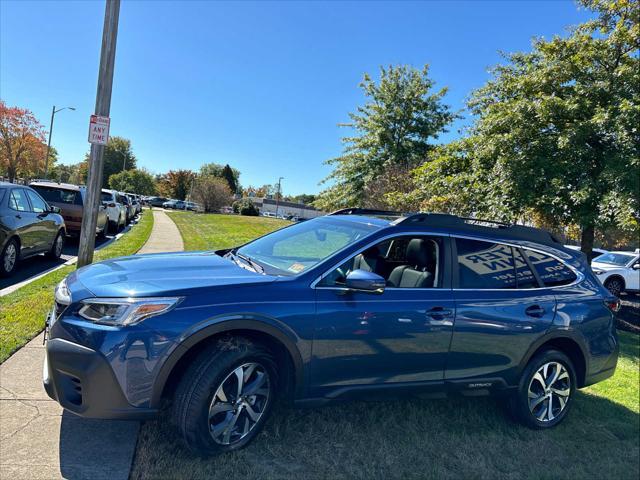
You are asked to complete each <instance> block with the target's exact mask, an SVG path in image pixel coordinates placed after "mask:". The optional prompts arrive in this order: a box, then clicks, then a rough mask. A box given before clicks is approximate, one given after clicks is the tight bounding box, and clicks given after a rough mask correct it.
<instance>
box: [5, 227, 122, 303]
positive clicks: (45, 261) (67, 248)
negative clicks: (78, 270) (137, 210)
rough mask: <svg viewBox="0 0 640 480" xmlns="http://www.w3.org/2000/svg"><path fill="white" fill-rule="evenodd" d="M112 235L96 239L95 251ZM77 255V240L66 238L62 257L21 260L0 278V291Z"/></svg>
mask: <svg viewBox="0 0 640 480" xmlns="http://www.w3.org/2000/svg"><path fill="white" fill-rule="evenodd" d="M129 228H131V227H130V226H127V228H125V229H124V230H123V231H122V233H126V232H127V231H128V230H129ZM114 238H115V236H114V235H107V236H106V237H105V238H100V237H96V250H99V249H101V248H103V247H105V246H107V245H108V244H109V243H110V242H111V241H112V240H113V239H114ZM77 255H78V238H73V237H67V238H66V241H65V245H64V249H63V250H62V255H61V256H60V258H59V259H58V260H52V259H50V258H48V257H46V256H44V255H36V256H34V257H31V258H28V259H26V260H22V261H21V262H20V263H19V264H18V269H17V271H16V272H15V273H14V274H13V275H11V276H10V277H6V278H5V277H0V291H2V290H4V289H5V288H8V287H11V286H13V285H16V284H18V283H21V282H24V281H26V280H29V279H31V278H34V277H36V276H38V275H40V274H42V273H44V272H46V271H47V270H50V269H52V268H55V267H57V266H60V265H62V264H64V263H65V262H68V261H69V260H73V259H74V258H76V257H77ZM0 294H1V292H0Z"/></svg>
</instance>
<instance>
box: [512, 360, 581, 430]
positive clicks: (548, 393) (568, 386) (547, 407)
mask: <svg viewBox="0 0 640 480" xmlns="http://www.w3.org/2000/svg"><path fill="white" fill-rule="evenodd" d="M575 390H576V375H575V369H574V367H573V363H572V362H571V360H570V359H569V357H567V356H566V355H565V354H564V353H562V352H560V351H558V350H545V351H543V352H541V353H539V354H537V355H536V356H535V357H533V358H532V359H531V361H530V362H529V364H528V365H527V367H526V368H525V370H524V372H523V374H522V377H521V379H520V384H519V385H518V391H517V393H516V394H515V395H514V396H513V397H512V398H511V407H512V411H513V413H514V414H515V416H516V418H517V419H518V420H520V422H522V423H523V424H524V425H526V426H527V427H530V428H536V429H544V428H551V427H555V426H556V425H557V424H558V423H560V422H561V421H562V420H564V418H565V417H566V415H567V413H568V412H569V408H570V407H571V404H572V403H573V395H574V393H575Z"/></svg>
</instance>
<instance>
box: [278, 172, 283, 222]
mask: <svg viewBox="0 0 640 480" xmlns="http://www.w3.org/2000/svg"><path fill="white" fill-rule="evenodd" d="M283 179H284V177H280V178H278V192H277V193H276V218H278V203H279V202H280V182H282V180H283Z"/></svg>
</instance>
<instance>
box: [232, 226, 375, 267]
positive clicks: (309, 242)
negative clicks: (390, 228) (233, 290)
mask: <svg viewBox="0 0 640 480" xmlns="http://www.w3.org/2000/svg"><path fill="white" fill-rule="evenodd" d="M378 228H380V226H378V225H372V224H368V223H356V222H345V221H340V220H335V219H330V218H328V217H323V218H318V219H315V220H310V221H308V222H303V223H297V224H295V225H292V226H290V227H288V228H283V229H281V230H277V231H275V232H273V233H271V234H269V235H266V236H264V237H261V238H259V239H257V240H255V241H253V242H251V243H249V244H247V245H245V246H244V247H241V248H239V249H238V250H237V251H236V252H234V253H237V254H238V256H240V257H241V258H242V257H245V258H248V259H250V260H251V261H253V262H255V263H258V264H259V265H260V266H262V267H264V269H265V271H266V272H267V273H274V274H277V275H297V274H299V273H302V272H304V271H306V270H309V269H310V268H312V267H314V266H315V265H317V264H318V263H320V262H321V261H323V260H324V259H325V258H328V257H330V256H331V255H333V254H334V253H336V252H337V251H338V250H341V249H343V248H344V247H346V246H348V245H350V244H351V243H353V242H356V241H358V240H360V239H362V238H364V237H366V236H368V235H369V234H371V233H373V232H374V231H376V230H377V229H378Z"/></svg>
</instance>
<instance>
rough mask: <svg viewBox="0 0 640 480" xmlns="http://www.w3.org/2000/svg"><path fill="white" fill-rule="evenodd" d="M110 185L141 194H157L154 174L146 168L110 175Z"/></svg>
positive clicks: (116, 188)
mask: <svg viewBox="0 0 640 480" xmlns="http://www.w3.org/2000/svg"><path fill="white" fill-rule="evenodd" d="M109 186H110V187H111V188H113V189H114V190H118V191H120V192H131V193H137V194H139V195H155V193H156V183H155V179H154V178H153V175H151V174H150V173H149V172H148V171H147V170H145V169H133V170H125V171H123V172H120V173H115V174H113V175H111V176H110V177H109Z"/></svg>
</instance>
